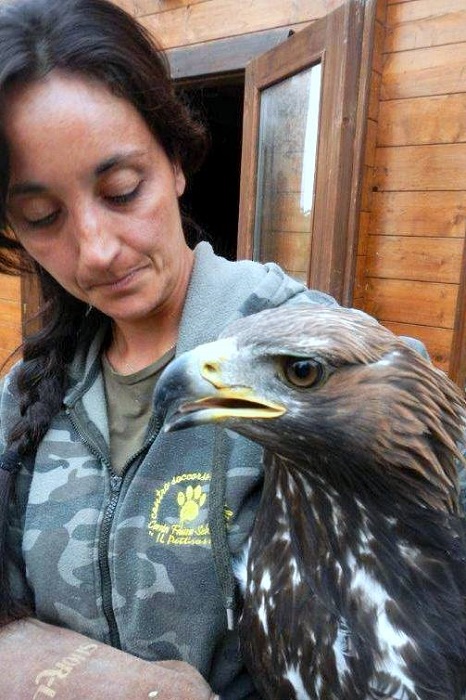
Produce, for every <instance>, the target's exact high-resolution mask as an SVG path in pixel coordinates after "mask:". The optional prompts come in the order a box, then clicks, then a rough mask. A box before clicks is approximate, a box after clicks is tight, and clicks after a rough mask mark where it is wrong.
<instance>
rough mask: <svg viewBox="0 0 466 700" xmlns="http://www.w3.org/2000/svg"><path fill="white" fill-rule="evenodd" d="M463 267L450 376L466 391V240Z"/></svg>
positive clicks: (465, 242)
mask: <svg viewBox="0 0 466 700" xmlns="http://www.w3.org/2000/svg"><path fill="white" fill-rule="evenodd" d="M461 267H462V271H463V275H462V279H461V285H460V288H459V292H458V304H457V307H456V318H455V331H454V335H453V344H452V352H451V363H450V374H451V376H452V377H453V379H454V381H455V382H457V384H458V385H459V386H460V387H461V388H463V389H466V239H465V241H464V250H463V260H462V265H461Z"/></svg>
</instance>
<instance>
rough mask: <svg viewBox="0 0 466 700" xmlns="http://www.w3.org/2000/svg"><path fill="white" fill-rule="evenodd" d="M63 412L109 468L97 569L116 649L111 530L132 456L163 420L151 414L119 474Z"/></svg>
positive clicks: (149, 440) (77, 423) (118, 643)
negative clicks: (145, 432) (142, 438)
mask: <svg viewBox="0 0 466 700" xmlns="http://www.w3.org/2000/svg"><path fill="white" fill-rule="evenodd" d="M66 414H67V416H68V418H69V419H70V421H71V424H72V425H73V427H74V429H75V430H76V432H77V433H78V435H79V437H80V438H81V440H82V441H83V443H84V444H85V445H86V447H88V449H89V450H90V451H91V452H92V454H94V455H95V456H96V457H97V458H98V460H99V461H100V462H101V464H102V465H103V466H104V467H105V468H106V469H108V472H109V474H110V490H111V496H110V499H109V501H108V503H107V505H106V506H105V511H104V517H103V522H102V528H101V532H100V536H99V543H98V547H97V551H98V563H99V570H100V576H101V592H102V609H103V613H104V616H105V619H106V620H107V624H108V629H109V636H110V644H111V646H112V647H115V648H116V649H121V640H120V633H119V631H118V625H117V621H116V618H115V612H114V610H113V601H112V579H111V575H110V561H109V556H108V553H109V542H110V533H111V529H112V524H113V518H114V515H115V510H116V507H117V504H118V500H119V497H120V492H121V486H122V484H123V478H124V475H125V473H126V470H127V468H128V467H129V465H130V463H131V462H132V461H133V460H134V459H136V458H137V457H139V456H140V455H142V454H143V453H144V452H145V451H146V450H148V448H149V447H150V446H151V444H152V443H153V442H154V440H155V438H156V437H157V435H158V434H159V432H160V428H161V427H162V422H161V421H160V420H159V419H158V418H153V417H152V418H151V419H150V421H149V426H148V433H149V434H148V437H147V439H146V440H145V441H144V444H143V445H142V447H141V448H140V449H139V450H138V451H137V452H136V453H135V454H134V455H133V456H132V457H131V459H129V460H128V462H127V463H126V464H125V466H124V468H123V472H122V475H121V476H119V475H118V474H115V473H114V472H113V471H112V467H111V464H110V462H109V461H108V460H107V459H105V457H104V456H103V455H102V453H101V452H100V450H99V449H98V447H97V446H96V445H95V444H94V443H93V441H92V440H89V438H88V437H87V435H86V431H85V430H83V429H82V426H81V424H80V421H79V419H78V418H77V417H76V416H73V415H72V414H71V410H70V409H69V408H67V409H66ZM149 431H150V432H149Z"/></svg>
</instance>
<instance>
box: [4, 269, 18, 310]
mask: <svg viewBox="0 0 466 700" xmlns="http://www.w3.org/2000/svg"><path fill="white" fill-rule="evenodd" d="M0 299H8V300H10V301H17V302H18V303H20V301H21V278H20V277H19V276H14V275H0Z"/></svg>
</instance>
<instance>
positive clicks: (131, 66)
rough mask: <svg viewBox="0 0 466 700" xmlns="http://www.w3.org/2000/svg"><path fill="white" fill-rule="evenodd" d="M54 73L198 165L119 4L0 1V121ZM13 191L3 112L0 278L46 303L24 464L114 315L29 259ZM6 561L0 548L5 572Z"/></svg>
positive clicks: (26, 387)
mask: <svg viewBox="0 0 466 700" xmlns="http://www.w3.org/2000/svg"><path fill="white" fill-rule="evenodd" d="M55 69H58V70H61V71H63V72H68V73H73V74H80V75H83V76H86V77H89V78H92V79H93V80H97V81H100V82H101V83H102V84H105V85H106V86H107V87H108V88H109V89H111V90H112V92H113V93H114V94H116V95H118V96H120V97H122V98H123V99H126V100H127V101H128V102H130V103H131V104H133V106H134V107H135V108H136V109H137V110H138V112H139V113H140V114H141V115H142V117H143V118H144V120H145V122H146V123H147V125H148V127H149V128H150V130H151V131H152V133H153V134H154V136H155V137H156V138H157V139H158V141H159V142H160V143H161V144H162V146H163V148H164V149H165V151H166V153H167V155H168V157H169V158H170V159H171V160H172V161H176V162H178V163H179V164H180V165H181V167H182V169H183V172H184V174H185V175H186V176H188V177H189V175H190V174H191V173H193V172H195V171H196V170H197V169H198V168H199V167H200V165H201V164H202V161H203V159H204V156H205V153H206V149H207V136H206V132H205V129H204V127H203V126H202V124H200V123H198V122H197V121H196V120H195V119H194V118H193V117H192V115H191V114H190V112H189V110H188V108H187V106H186V105H185V104H184V103H183V102H182V101H181V100H180V99H179V98H178V96H177V95H176V93H175V90H174V86H173V84H172V82H171V80H170V76H169V71H168V65H167V61H166V59H165V56H164V54H163V52H162V51H161V49H160V47H158V46H157V45H156V43H155V42H154V40H153V39H152V38H151V37H150V35H149V34H148V32H147V31H146V30H145V29H144V28H143V27H142V26H140V25H139V24H138V23H137V22H136V21H135V20H134V19H133V18H132V17H131V16H130V15H129V14H127V13H126V12H124V11H123V10H121V9H120V8H119V7H117V6H116V5H114V4H112V3H111V2H109V1H108V0H15V1H14V2H11V3H8V4H2V5H0V115H1V113H2V111H3V110H4V109H5V107H6V106H7V104H8V96H9V92H10V90H11V89H12V88H14V87H15V86H18V85H27V84H28V83H33V82H35V81H37V80H40V79H42V78H43V77H44V76H46V75H47V74H48V73H50V71H52V70H55ZM8 185H9V157H8V143H7V142H6V139H5V136H4V134H3V133H2V125H1V116H0V272H3V273H8V274H18V272H21V271H25V270H29V271H31V270H32V271H35V272H36V273H37V274H38V278H39V286H40V290H41V295H42V300H43V307H42V318H41V320H42V325H41V329H40V330H39V331H38V332H36V333H34V334H32V335H31V336H29V337H27V338H26V340H25V342H24V345H23V363H22V364H21V366H20V367H19V370H18V372H17V386H18V389H19V393H20V418H19V420H18V421H17V423H16V425H14V427H13V429H12V431H11V432H10V435H9V446H10V450H12V451H13V453H14V454H16V455H18V460H20V459H21V458H23V457H24V456H27V455H30V454H31V453H34V452H35V450H36V449H37V446H38V444H39V442H40V441H41V439H42V438H43V436H44V434H45V433H46V431H47V429H48V427H49V425H50V421H51V420H52V418H53V416H54V415H55V414H56V413H57V412H58V410H59V409H60V407H61V405H62V401H63V396H64V393H65V390H66V383H67V366H68V364H69V362H70V361H71V359H72V357H73V355H74V353H75V350H76V346H77V341H78V337H79V339H80V341H82V342H87V341H89V340H90V339H91V338H92V337H93V335H94V334H95V332H96V330H97V328H98V327H99V326H100V325H101V324H102V323H103V322H108V319H106V317H105V316H104V314H102V313H101V312H100V311H98V310H96V309H93V310H92V312H91V313H90V314H89V315H88V316H86V314H88V308H87V306H86V304H84V303H83V302H81V301H79V300H77V299H75V298H74V297H72V296H71V295H70V294H69V293H68V292H66V291H65V290H64V289H63V288H62V287H61V286H60V285H59V284H58V283H57V282H56V281H55V280H54V279H53V278H52V277H51V276H50V275H49V274H48V273H47V272H45V271H44V270H42V269H41V268H40V267H39V266H38V265H37V264H36V263H35V262H34V261H32V260H31V259H30V258H29V256H28V255H27V253H26V252H25V251H24V250H23V249H22V247H21V245H20V244H19V243H18V242H17V241H16V240H15V239H14V237H13V236H12V235H11V233H10V230H9V226H8V219H7V211H6V204H7V192H8ZM84 319H85V323H83V321H84ZM9 464H11V459H10V460H9ZM11 472H12V470H11V468H9V470H8V474H10V473H11ZM5 488H9V486H5ZM0 496H1V494H0ZM0 502H1V498H0ZM0 520H1V514H0ZM0 526H1V525H0ZM0 541H1V537H0ZM1 555H2V552H1V544H0V568H1V558H2V556H1ZM0 576H1V571H0ZM0 608H1V605H0Z"/></svg>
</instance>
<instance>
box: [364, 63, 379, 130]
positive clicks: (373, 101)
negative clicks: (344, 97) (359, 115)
mask: <svg viewBox="0 0 466 700" xmlns="http://www.w3.org/2000/svg"><path fill="white" fill-rule="evenodd" d="M381 82H382V75H381V74H380V73H377V71H375V70H373V71H372V76H371V87H370V94H369V105H368V108H367V116H368V117H369V119H373V120H374V121H377V119H378V117H379V103H380V85H381Z"/></svg>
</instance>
